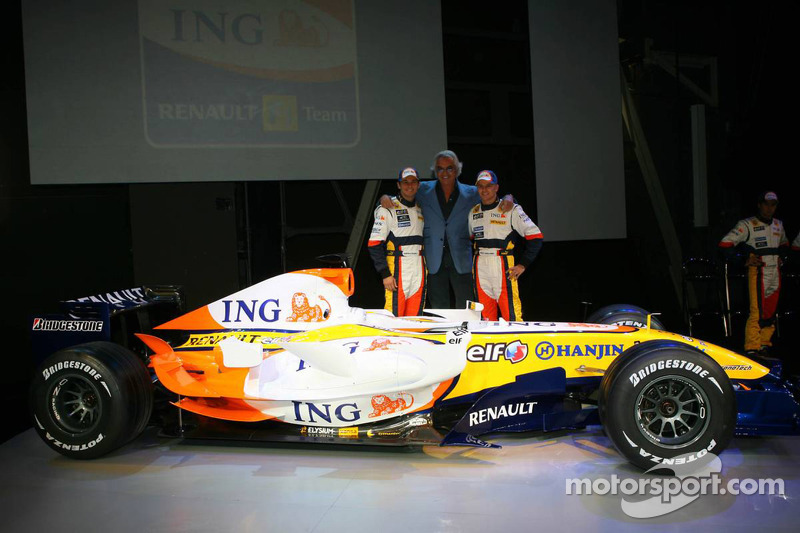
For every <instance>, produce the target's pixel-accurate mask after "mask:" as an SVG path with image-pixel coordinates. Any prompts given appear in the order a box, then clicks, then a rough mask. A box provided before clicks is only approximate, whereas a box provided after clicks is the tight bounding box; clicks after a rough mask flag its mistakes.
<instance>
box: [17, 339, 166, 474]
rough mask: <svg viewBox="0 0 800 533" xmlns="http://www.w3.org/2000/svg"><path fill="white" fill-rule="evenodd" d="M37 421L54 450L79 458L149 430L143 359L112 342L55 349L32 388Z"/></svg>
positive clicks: (150, 402) (149, 407) (150, 400)
mask: <svg viewBox="0 0 800 533" xmlns="http://www.w3.org/2000/svg"><path fill="white" fill-rule="evenodd" d="M30 402H31V411H32V414H33V425H34V428H35V429H36V431H37V432H38V433H39V436H41V437H42V439H43V440H44V441H45V442H46V443H47V444H48V445H49V446H50V447H51V448H53V449H54V450H56V451H57V452H59V453H61V454H63V455H66V456H67V457H72V458H75V459H93V458H95V457H100V456H101V455H104V454H106V453H109V452H111V451H113V450H115V449H117V448H119V447H120V446H123V445H124V444H126V443H127V442H129V441H130V440H132V439H134V438H136V437H137V436H138V435H139V434H140V433H141V432H142V430H144V428H145V426H146V425H147V422H148V420H149V418H150V413H151V411H152V408H153V387H152V383H151V381H150V377H149V374H148V372H147V368H146V367H145V365H144V363H143V361H142V360H141V359H139V358H138V357H137V356H136V355H134V354H133V353H132V352H130V351H129V350H127V349H125V348H123V347H121V346H118V345H116V344H112V343H110V342H91V343H87V344H81V345H78V346H73V347H71V348H67V349H64V350H61V351H59V352H56V353H55V354H53V355H51V356H50V357H48V358H47V359H46V360H45V361H44V362H43V363H42V365H41V366H40V367H39V369H38V372H37V373H36V375H35V376H34V379H33V382H32V383H31V392H30Z"/></svg>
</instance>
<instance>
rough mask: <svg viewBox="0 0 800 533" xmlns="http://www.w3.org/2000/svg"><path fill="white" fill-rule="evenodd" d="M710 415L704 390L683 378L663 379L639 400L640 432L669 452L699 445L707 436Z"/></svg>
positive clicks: (636, 413)
mask: <svg viewBox="0 0 800 533" xmlns="http://www.w3.org/2000/svg"><path fill="white" fill-rule="evenodd" d="M710 414H711V411H710V405H709V403H708V397H707V396H706V394H705V392H703V389H702V388H701V387H699V386H698V385H697V383H696V382H694V381H693V380H691V379H688V378H685V377H683V376H662V377H660V378H658V379H657V380H655V381H653V382H652V383H650V384H649V385H648V386H647V387H645V388H644V389H642V392H640V393H639V397H638V398H637V399H636V407H635V416H636V424H637V427H638V428H639V431H640V432H641V433H642V435H644V436H645V437H646V438H647V439H648V440H650V441H652V442H654V443H656V444H658V445H659V446H662V447H665V448H673V449H675V448H683V447H685V446H689V445H690V444H692V443H694V442H695V441H697V439H699V438H700V437H701V436H702V435H703V433H705V429H706V427H707V426H708V421H709V420H710Z"/></svg>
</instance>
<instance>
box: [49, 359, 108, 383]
mask: <svg viewBox="0 0 800 533" xmlns="http://www.w3.org/2000/svg"><path fill="white" fill-rule="evenodd" d="M69 368H71V369H73V370H81V371H83V372H86V373H87V374H89V375H90V376H91V377H93V378H94V379H95V381H100V380H101V379H103V376H101V375H100V373H99V372H98V371H97V370H95V369H94V368H92V367H91V366H89V365H87V364H86V363H84V362H81V361H60V362H58V363H56V364H54V365H50V366H48V367H47V368H45V369H44V370H42V377H44V379H49V378H50V376H52V375H53V374H55V373H56V372H58V371H59V370H64V369H69Z"/></svg>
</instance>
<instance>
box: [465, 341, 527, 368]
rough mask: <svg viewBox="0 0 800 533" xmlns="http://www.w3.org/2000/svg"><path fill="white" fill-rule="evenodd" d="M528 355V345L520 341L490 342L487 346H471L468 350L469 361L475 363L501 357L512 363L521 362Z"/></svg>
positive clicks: (488, 361)
mask: <svg viewBox="0 0 800 533" xmlns="http://www.w3.org/2000/svg"><path fill="white" fill-rule="evenodd" d="M527 356H528V345H527V344H524V343H521V342H519V341H514V342H511V343H505V342H498V343H489V344H486V345H485V346H481V345H478V346H471V347H470V348H469V350H467V361H470V362H473V363H491V362H494V361H499V360H500V357H503V358H504V359H506V360H508V361H510V362H511V363H519V362H520V361H522V360H523V359H525V358H526V357H527Z"/></svg>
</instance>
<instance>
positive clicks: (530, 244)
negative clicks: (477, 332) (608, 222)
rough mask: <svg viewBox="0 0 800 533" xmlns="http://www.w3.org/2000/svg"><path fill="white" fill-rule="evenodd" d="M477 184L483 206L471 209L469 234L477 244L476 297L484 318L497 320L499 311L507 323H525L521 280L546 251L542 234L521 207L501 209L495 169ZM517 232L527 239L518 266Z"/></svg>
mask: <svg viewBox="0 0 800 533" xmlns="http://www.w3.org/2000/svg"><path fill="white" fill-rule="evenodd" d="M475 185H476V186H477V188H478V194H479V195H480V197H481V203H479V204H478V205H476V206H475V207H473V208H472V209H471V210H470V213H469V221H468V223H469V234H470V237H471V238H472V239H473V242H474V255H473V261H472V275H473V280H474V282H475V295H476V296H477V297H478V301H479V302H480V303H482V304H483V317H484V318H485V319H487V320H497V315H498V309H499V312H500V314H501V315H502V317H503V318H504V319H505V320H507V321H512V320H522V304H521V302H520V300H519V289H518V287H517V279H518V278H519V277H520V276H521V275H522V273H523V272H524V271H525V269H526V268H527V267H528V265H530V264H531V263H532V262H533V260H534V259H536V256H537V255H538V254H539V250H541V248H542V242H543V239H542V232H541V231H540V230H539V228H538V226H536V224H534V223H533V221H532V220H531V219H530V218H529V217H528V215H526V214H525V212H524V211H523V210H522V207H520V205H519V204H514V207H513V208H512V209H511V211H509V212H507V213H504V212H502V211H501V210H500V208H499V203H500V202H499V200H498V198H497V191H498V189H499V185H498V184H497V176H496V175H495V173H494V172H492V171H491V170H482V171H481V172H479V173H478V177H477V180H476V182H475ZM514 232H517V233H518V234H519V235H520V236H521V237H524V238H525V240H526V241H527V242H526V246H525V250H524V252H523V254H522V257H520V260H519V264H516V265H515V264H514V254H513V250H514V241H513V236H514Z"/></svg>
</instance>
